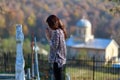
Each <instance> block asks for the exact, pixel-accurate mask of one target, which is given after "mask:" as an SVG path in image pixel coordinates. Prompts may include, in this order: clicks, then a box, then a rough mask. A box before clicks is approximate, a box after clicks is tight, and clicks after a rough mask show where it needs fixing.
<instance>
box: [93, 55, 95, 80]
mask: <svg viewBox="0 0 120 80" xmlns="http://www.w3.org/2000/svg"><path fill="white" fill-rule="evenodd" d="M93 80H95V56H94V57H93Z"/></svg>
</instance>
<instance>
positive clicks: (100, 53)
mask: <svg viewBox="0 0 120 80" xmlns="http://www.w3.org/2000/svg"><path fill="white" fill-rule="evenodd" d="M101 33H102V32H101ZM66 44H67V48H68V58H77V57H78V56H79V55H81V54H86V55H85V57H86V56H87V57H90V58H92V57H93V56H94V57H95V59H97V60H103V61H106V62H107V61H110V60H111V61H112V60H113V59H114V58H117V57H118V48H119V46H118V44H117V43H116V41H115V40H114V39H103V38H94V35H93V34H92V25H91V23H90V22H89V21H88V20H87V19H84V18H83V19H81V20H79V21H78V22H77V25H76V34H74V35H72V36H71V37H70V38H69V39H67V41H66Z"/></svg>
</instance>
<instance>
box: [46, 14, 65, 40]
mask: <svg viewBox="0 0 120 80" xmlns="http://www.w3.org/2000/svg"><path fill="white" fill-rule="evenodd" d="M46 22H47V23H48V25H49V27H50V28H51V29H53V30H56V29H58V28H60V29H62V30H63V32H64V36H65V39H66V38H67V33H66V29H65V26H64V25H63V24H62V22H61V20H60V19H59V18H58V17H57V16H55V15H50V16H49V17H48V18H47V20H46Z"/></svg>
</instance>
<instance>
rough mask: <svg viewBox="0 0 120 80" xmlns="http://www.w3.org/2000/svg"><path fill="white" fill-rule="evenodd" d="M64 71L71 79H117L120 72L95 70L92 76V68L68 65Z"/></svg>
mask: <svg viewBox="0 0 120 80" xmlns="http://www.w3.org/2000/svg"><path fill="white" fill-rule="evenodd" d="M66 72H67V73H68V74H69V75H70V77H71V80H93V78H94V80H118V79H119V78H120V77H119V75H120V74H119V75H118V74H113V73H105V72H101V71H95V72H94V77H93V70H92V69H85V68H81V67H79V68H75V67H68V68H67V69H66Z"/></svg>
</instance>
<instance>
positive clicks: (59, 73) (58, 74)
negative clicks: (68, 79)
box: [53, 62, 65, 80]
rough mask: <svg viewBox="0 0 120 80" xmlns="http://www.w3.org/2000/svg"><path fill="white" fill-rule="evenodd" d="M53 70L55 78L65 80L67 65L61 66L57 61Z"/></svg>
mask: <svg viewBox="0 0 120 80" xmlns="http://www.w3.org/2000/svg"><path fill="white" fill-rule="evenodd" d="M53 72H54V77H55V80H65V65H64V66H63V67H60V68H59V67H58V64H57V63H56V62H55V63H54V64H53Z"/></svg>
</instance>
